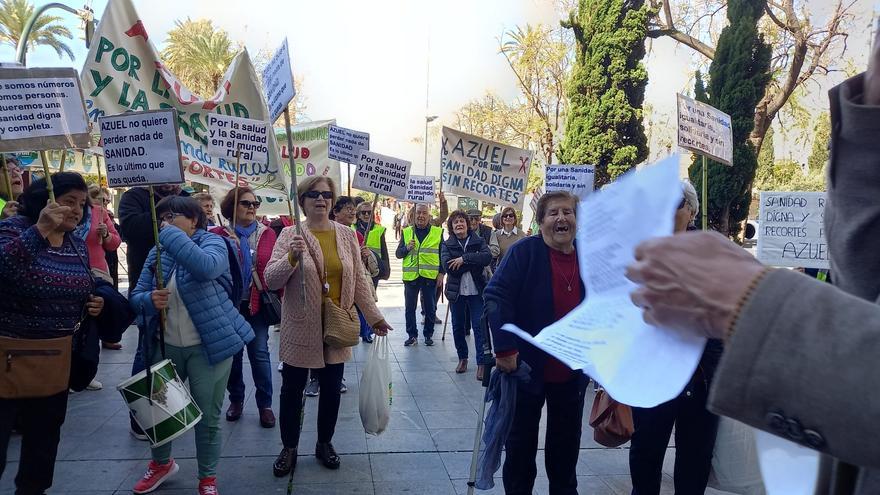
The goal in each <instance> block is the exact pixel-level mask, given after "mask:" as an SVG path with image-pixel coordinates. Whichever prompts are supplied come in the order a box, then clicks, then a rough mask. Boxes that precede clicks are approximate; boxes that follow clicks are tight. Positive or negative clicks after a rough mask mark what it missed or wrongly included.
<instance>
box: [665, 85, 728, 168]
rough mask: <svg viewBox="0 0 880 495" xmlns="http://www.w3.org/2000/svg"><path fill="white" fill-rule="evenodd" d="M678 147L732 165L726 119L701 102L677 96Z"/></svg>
mask: <svg viewBox="0 0 880 495" xmlns="http://www.w3.org/2000/svg"><path fill="white" fill-rule="evenodd" d="M677 96H678V145H679V146H681V147H682V148H686V149H689V150H691V151H693V152H695V153H699V154H701V155H705V156H708V157H709V158H711V159H713V160H715V161H718V162H721V163H724V164H725V165H732V164H733V129H732V128H731V126H730V115H727V114H726V113H724V112H722V111H721V110H718V109H717V108H715V107H712V106H710V105H707V104H705V103H703V102H700V101H696V100H694V99H693V98H688V97H687V96H684V95H682V94H678V95H677Z"/></svg>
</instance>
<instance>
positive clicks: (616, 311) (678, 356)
mask: <svg viewBox="0 0 880 495" xmlns="http://www.w3.org/2000/svg"><path fill="white" fill-rule="evenodd" d="M678 163H679V160H678V155H673V156H670V157H668V158H666V159H664V160H662V161H660V162H658V163H656V164H654V165H651V166H649V167H645V168H644V169H642V170H640V171H638V172H635V173H630V174H629V175H627V176H626V177H623V178H621V179H619V180H618V181H617V182H615V183H613V184H612V185H610V186H608V187H606V188H605V189H603V190H601V191H597V192H595V193H593V194H591V195H590V196H589V197H587V198H586V199H585V200H583V201H582V202H581V205H580V207H579V209H578V234H577V248H578V261H579V264H580V273H581V278H582V279H583V281H584V285H585V286H586V287H587V293H588V297H587V299H586V300H585V301H584V302H583V303H581V305H580V306H578V307H577V308H575V309H574V310H573V311H571V312H570V313H569V314H568V315H566V316H565V318H563V319H561V320H560V321H558V322H556V323H554V324H553V325H551V326H549V327H547V328H545V329H544V330H542V331H541V333H539V334H538V335H537V337H532V336H531V335H529V334H527V333H526V332H523V331H522V330H520V329H518V328H516V326H514V325H512V324H507V325H504V327H503V328H504V329H505V330H507V331H510V332H512V333H514V334H516V335H518V336H519V337H521V338H523V339H525V340H526V341H528V342H531V343H532V344H533V345H535V346H537V347H539V348H541V349H543V350H544V351H545V352H547V353H549V354H551V355H553V356H554V357H556V358H557V359H559V360H560V361H562V362H564V363H565V364H566V365H568V366H569V367H570V368H572V369H580V370H583V371H584V373H586V374H588V375H589V376H590V377H592V378H593V379H594V380H596V381H597V382H599V383H600V384H601V385H602V386H603V387H604V388H605V389H606V390H607V391H608V393H609V394H610V395H611V396H612V397H613V398H614V399H616V400H618V401H620V402H622V403H624V404H629V405H632V406H638V407H653V406H656V405H658V404H660V403H663V402H666V401H668V400H670V399H672V398H674V397H675V396H677V395H678V394H679V393H681V391H682V390H683V389H684V386H685V385H686V384H687V383H688V381H689V380H690V378H691V376H692V375H693V372H694V370H695V369H696V367H697V363H698V362H699V360H700V356H701V355H702V352H703V348H704V347H705V343H706V339H705V338H702V337H693V336H682V335H680V334H678V333H673V332H667V331H661V330H658V329H656V328H653V327H651V326H649V325H647V324H646V323H645V322H644V320H643V319H642V312H641V310H640V309H639V308H637V307H636V306H635V305H633V304H632V302H631V301H630V293H631V292H632V291H633V290H634V289H635V288H636V285H635V284H633V283H632V282H630V281H629V280H628V279H627V278H626V276H625V270H626V267H627V266H628V265H629V264H631V263H632V262H633V260H634V258H633V254H634V252H635V247H636V246H637V245H638V244H639V243H641V242H642V241H645V240H647V239H650V238H653V237H660V236H666V235H669V234H671V233H672V228H673V222H674V215H675V210H676V207H677V206H678V204H679V202H680V201H681V198H682V191H681V184H680V182H679V179H678Z"/></svg>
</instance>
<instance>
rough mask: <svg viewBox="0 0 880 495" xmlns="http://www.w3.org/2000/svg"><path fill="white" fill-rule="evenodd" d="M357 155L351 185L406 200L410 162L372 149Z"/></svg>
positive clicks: (362, 189)
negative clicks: (355, 170)
mask: <svg viewBox="0 0 880 495" xmlns="http://www.w3.org/2000/svg"><path fill="white" fill-rule="evenodd" d="M358 155H359V156H358V160H357V172H356V173H355V175H354V181H353V182H352V184H351V187H353V188H354V189H360V190H361V191H368V192H373V193H376V194H381V195H383V196H389V197H392V198H397V199H401V200H406V190H407V189H408V188H409V169H410V167H411V166H412V163H411V162H408V161H406V160H402V159H400V158H394V157H391V156H385V155H380V154H379V153H373V152H372V151H361V152H360V153H359V154H358Z"/></svg>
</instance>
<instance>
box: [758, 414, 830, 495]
mask: <svg viewBox="0 0 880 495" xmlns="http://www.w3.org/2000/svg"><path fill="white" fill-rule="evenodd" d="M755 444H756V445H757V447H758V461H759V463H760V465H761V475H762V476H763V478H764V487H765V488H766V489H767V495H812V494H813V493H814V492H815V489H816V479H817V477H818V475H819V453H818V452H816V451H815V450H810V449H808V448H806V447H801V446H800V445H798V444H796V443H794V442H790V441H788V440H785V439H784V438H780V437H777V436H775V435H771V434H770V433H767V432H764V431H761V430H757V429H756V430H755Z"/></svg>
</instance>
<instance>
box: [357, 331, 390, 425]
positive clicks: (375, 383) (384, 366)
mask: <svg viewBox="0 0 880 495" xmlns="http://www.w3.org/2000/svg"><path fill="white" fill-rule="evenodd" d="M368 352H369V356H368V357H367V363H366V364H365V365H364V372H363V374H362V375H361V386H360V392H359V393H360V396H359V397H358V405H359V408H360V412H361V423H363V425H364V431H366V432H367V433H369V434H371V435H378V434H380V433H382V432H383V431H385V428H387V427H388V420H389V419H391V364H390V362H389V356H390V354H391V347H390V345H389V344H388V337H376V338H375V339H374V340H373V345H372V346H370V350H369V351H368Z"/></svg>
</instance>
